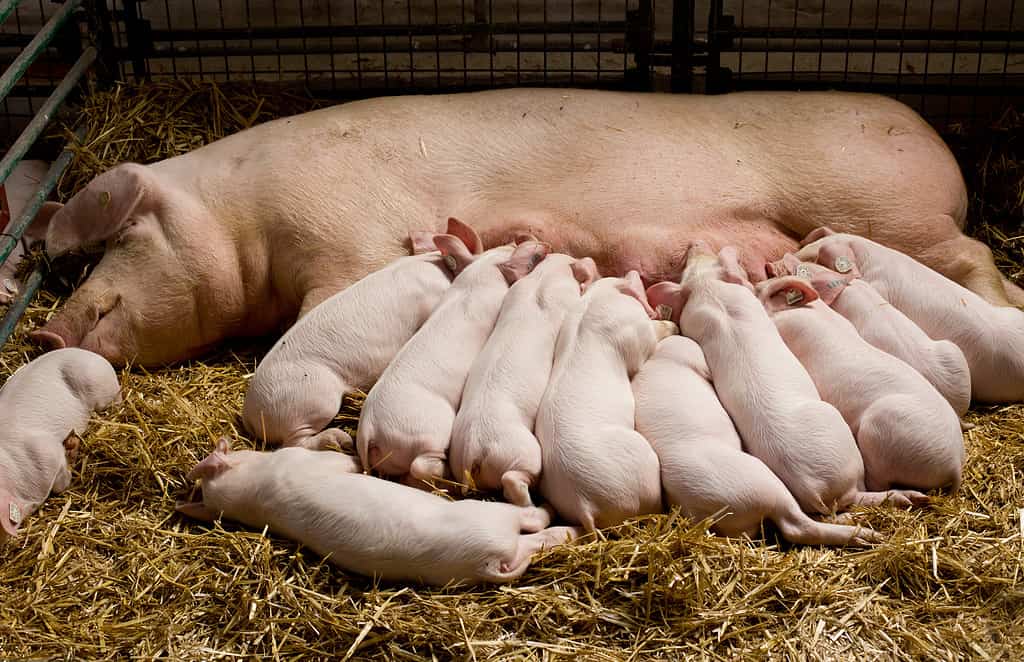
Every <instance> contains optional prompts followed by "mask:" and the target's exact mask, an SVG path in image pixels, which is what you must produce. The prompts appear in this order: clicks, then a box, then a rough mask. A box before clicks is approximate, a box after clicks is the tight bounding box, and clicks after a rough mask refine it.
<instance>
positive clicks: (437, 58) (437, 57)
mask: <svg viewBox="0 0 1024 662" xmlns="http://www.w3.org/2000/svg"><path fill="white" fill-rule="evenodd" d="M437 3H438V0H434V29H435V32H434V67H435V68H436V69H437V87H438V88H440V87H441V36H440V35H439V34H437V32H436V29H437V26H438V25H440V23H441V16H440V9H439V7H438V6H437Z"/></svg>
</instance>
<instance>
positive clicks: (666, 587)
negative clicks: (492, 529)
mask: <svg viewBox="0 0 1024 662" xmlns="http://www.w3.org/2000/svg"><path fill="white" fill-rule="evenodd" d="M84 104H85V108H84V111H83V112H82V113H80V114H79V115H76V116H75V117H74V118H73V119H74V120H75V121H80V122H84V123H85V124H86V125H87V127H88V132H87V137H86V139H85V140H84V142H83V144H81V145H79V146H78V147H77V148H76V151H77V154H78V158H77V159H76V161H75V164H74V166H73V168H72V170H71V172H70V173H69V174H68V175H67V176H66V177H65V178H64V180H63V181H62V182H61V185H60V192H61V194H62V195H63V196H67V195H69V194H71V193H72V192H73V191H75V190H76V189H77V188H79V187H80V186H82V185H84V184H85V182H86V181H88V180H89V179H90V178H91V177H93V176H94V175H96V174H98V173H99V172H101V171H102V170H104V169H106V168H108V167H110V166H112V165H113V164H115V163H117V162H119V161H123V160H129V159H134V160H142V161H151V160H157V159H161V158H165V157H168V156H171V155H173V154H178V153H181V152H184V151H187V150H189V149H193V148H195V147H196V146H198V145H200V144H202V143H205V142H208V141H210V140H213V139H215V138H217V137H219V136H221V135H224V134H226V133H230V132H233V131H237V130H240V129H242V128H244V127H246V126H249V125H251V124H253V123H256V122H259V121H264V120H267V119H269V118H272V117H276V116H279V115H282V114H287V113H293V112H298V111H301V110H305V109H308V108H310V107H312V106H313V105H314V102H313V101H311V100H309V99H306V98H304V97H302V96H301V95H281V94H280V92H279V91H274V92H271V91H269V90H261V89H257V88H253V87H243V88H228V87H223V86H222V87H219V88H218V87H214V86H209V85H197V84H189V83H174V84H162V85H149V86H144V87H140V88H137V89H132V88H127V87H126V88H116V89H114V90H112V91H109V92H104V93H99V94H95V95H92V96H90V97H88V98H87V99H86V100H85V102H84ZM1020 125H1021V123H1020V121H1019V118H1018V117H1017V116H1016V115H1012V116H1011V115H1008V116H1007V117H1006V118H1004V122H1003V125H1002V128H1000V129H998V130H995V131H992V132H987V133H985V134H984V135H981V136H977V135H972V136H961V137H954V138H953V139H952V140H953V141H954V147H955V148H957V150H958V153H959V154H960V155H961V156H962V157H963V158H964V159H965V161H964V163H963V167H964V170H965V175H966V176H967V177H968V179H969V183H970V186H971V190H972V192H975V193H980V194H981V195H982V196H983V197H978V196H976V197H975V199H974V200H972V220H973V223H974V224H973V226H972V228H971V231H972V232H973V233H974V234H976V235H977V236H979V237H981V238H983V239H985V240H986V241H987V242H989V243H990V244H991V245H992V246H993V247H994V248H995V249H996V250H997V252H998V254H999V259H1000V266H1001V267H1003V268H1004V269H1005V272H1006V273H1008V274H1010V275H1011V276H1014V277H1017V278H1019V277H1020V276H1021V274H1022V268H1024V259H1022V252H1021V239H1020V237H1019V236H1018V235H1020V234H1021V232H1020V230H1019V228H1014V227H1013V226H1014V225H1018V224H1019V219H1020V218H1021V209H1022V205H1024V189H1022V186H1024V172H1022V166H1021V165H1020V164H1018V162H1017V161H1016V160H1015V157H1016V155H1017V154H1018V153H1019V152H1020V151H1021V146H1020V144H1019V141H1018V142H1015V140H1014V139H1013V137H1015V136H1018V135H1021V133H1020V131H1019V128H1020ZM68 131H69V127H67V126H66V127H64V128H63V129H61V132H62V133H63V134H67V133H68ZM993 136H994V139H993V140H988V139H989V137H993ZM985 141H988V142H985ZM993 145H998V146H997V147H992V146H993ZM1015 150H1016V151H1015ZM1006 219H1013V220H1012V222H1006ZM1011 238H1012V239H1011ZM67 273H69V272H66V271H65V274H67ZM66 289H67V285H66V284H61V283H60V282H58V281H56V280H53V281H52V282H51V283H49V284H48V286H47V291H46V292H43V293H42V294H41V295H40V296H39V297H38V298H37V300H36V302H35V304H34V305H33V306H32V308H31V309H30V311H29V313H28V315H27V318H26V320H25V322H24V323H23V324H22V325H21V327H20V329H19V331H18V333H17V335H16V336H15V337H14V338H13V340H12V342H11V343H9V344H8V345H7V346H6V347H5V348H4V350H3V352H2V355H0V378H6V376H7V375H8V374H9V373H10V372H12V371H13V370H14V369H15V368H17V367H18V366H19V365H21V364H22V363H24V362H25V361H26V360H28V359H30V358H32V357H34V356H36V355H37V353H38V350H37V349H36V348H34V347H33V346H32V345H30V344H28V343H27V342H26V341H25V340H24V333H25V331H26V330H28V329H31V328H33V327H34V326H36V325H38V324H40V323H42V322H43V321H44V320H45V319H46V318H47V316H48V315H50V314H51V313H52V311H53V310H55V309H56V308H57V307H58V306H59V305H60V302H61V299H60V297H61V296H63V295H64V294H66ZM268 347H269V341H263V342H256V343H243V344H237V343H236V344H234V345H232V346H230V347H228V348H225V349H224V350H223V351H222V352H221V353H220V354H219V355H217V356H212V357H208V358H207V359H206V360H204V361H201V362H199V361H197V362H192V363H189V364H187V365H184V366H181V367H178V368H174V369H171V370H159V371H153V372H147V371H144V370H139V369H136V370H133V371H124V372H122V373H121V379H122V384H123V389H124V394H125V403H124V405H123V406H120V407H117V408H115V409H114V410H113V411H112V412H110V413H109V414H107V415H100V416H96V417H95V418H94V422H93V424H92V426H91V427H90V429H89V432H88V434H87V435H85V437H84V444H83V449H82V453H81V455H80V457H79V459H78V461H77V462H76V465H75V466H74V468H73V470H74V481H73V483H72V486H71V488H70V489H69V490H68V491H67V492H66V493H64V494H62V495H54V496H52V497H51V498H50V499H49V500H48V501H47V502H46V504H45V505H44V506H43V507H42V509H41V510H40V511H39V512H38V513H37V514H36V515H35V516H33V517H31V518H30V519H29V520H28V522H27V524H26V527H25V528H24V529H23V531H22V533H21V535H20V536H19V538H18V539H17V540H16V541H15V542H13V543H11V544H9V546H8V547H7V549H5V550H4V551H3V562H2V563H0V658H7V657H15V658H18V657H34V658H54V659H70V658H72V657H74V658H87V659H114V658H117V659H124V658H127V657H132V658H154V657H167V658H170V659H232V658H239V657H242V658H248V657H259V658H274V659H277V658H288V659H296V658H300V657H301V658H303V659H310V658H321V659H326V658H329V659H342V658H350V659H388V660H404V659H410V660H418V659H438V660H445V659H462V660H508V659H537V660H541V659H545V660H546V659H587V660H636V659H679V658H681V657H690V656H692V657H697V658H716V659H717V658H721V659H726V658H728V659H736V658H739V657H742V658H744V659H746V658H751V659H765V658H785V659H836V658H842V659H851V658H854V657H855V656H856V657H861V658H865V659H920V658H928V659H963V658H977V659H990V658H991V659H1010V658H1016V657H1018V656H1019V655H1020V650H1021V648H1022V646H1024V567H1022V563H1021V559H1022V556H1024V537H1022V534H1024V522H1022V515H1024V511H1022V510H1021V509H1022V508H1024V406H1009V407H989V408H979V409H975V410H974V411H972V413H971V414H970V415H969V419H970V420H972V421H973V422H975V423H977V424H978V427H977V428H975V429H974V430H971V431H970V432H968V433H966V435H965V442H966V446H967V451H968V460H967V467H966V471H965V475H964V485H963V488H962V490H961V491H960V493H959V494H957V495H956V496H954V497H941V498H938V499H936V502H935V504H934V505H933V506H931V507H929V508H927V509H924V510H920V511H917V512H902V511H889V510H884V509H861V510H859V511H857V519H858V521H859V522H862V523H865V524H868V525H871V526H873V527H875V528H876V529H877V530H879V531H881V532H884V533H885V534H886V536H887V541H886V542H884V543H883V544H880V545H878V546H875V547H872V548H870V549H865V550H836V549H817V548H808V547H794V546H790V545H788V544H787V543H785V542H784V541H782V540H781V539H780V538H777V537H776V535H775V533H774V532H773V531H770V530H769V531H767V532H766V537H765V539H764V540H758V541H754V542H749V541H748V542H743V541H735V540H723V539H720V538H714V537H709V536H708V535H707V534H705V533H704V528H703V527H701V526H699V525H693V524H691V523H689V522H687V521H686V520H685V519H683V518H682V517H679V516H677V515H666V516H657V517H648V518H644V519H641V520H638V521H633V522H630V523H627V524H626V525H623V526H621V527H618V528H617V529H613V530H609V531H606V532H604V536H603V539H600V540H594V539H591V540H590V541H589V542H584V543H583V544H579V545H576V546H567V547H563V548H560V549H557V550H553V551H551V552H548V553H546V554H544V555H542V556H541V557H539V558H537V559H536V560H535V563H534V564H533V566H532V567H531V569H530V570H529V571H528V572H527V574H526V575H525V576H524V577H523V578H522V580H520V581H519V582H517V583H515V584H513V585H510V586H506V587H489V588H484V589H448V590H429V589H425V588H422V587H419V586H415V585H401V584H385V583H381V584H378V585H375V584H374V583H373V582H371V581H370V580H367V579H364V578H360V577H357V576H352V575H348V574H346V573H344V572H342V571H340V570H338V569H336V568H333V567H332V566H330V565H328V564H327V563H325V562H324V561H322V559H320V558H319V557H317V556H316V555H315V554H312V553H309V552H307V551H303V550H301V549H300V548H299V547H298V546H297V545H296V544H293V543H291V542H288V541H285V540H281V539H277V538H274V537H268V536H265V535H262V534H261V532H258V531H246V530H244V529H242V528H240V527H238V526H235V525H234V524H232V523H229V522H224V523H223V525H221V524H217V525H204V524H200V523H196V522H193V521H190V520H187V519H185V518H183V517H181V516H180V515H177V514H175V513H174V508H173V506H174V502H175V499H180V498H183V497H184V496H185V495H187V493H188V490H189V488H190V485H189V484H188V482H187V481H186V480H185V478H184V476H185V473H186V472H187V471H188V469H189V468H191V466H192V465H193V464H194V463H195V462H196V461H198V460H199V459H201V458H202V457H204V456H205V455H206V454H207V453H208V452H209V450H210V449H211V448H212V444H213V442H214V440H215V439H216V437H217V436H218V435H220V434H228V435H231V436H232V437H234V438H235V439H236V442H235V445H236V446H244V445H246V444H248V443H249V442H247V441H238V440H239V439H241V423H240V420H239V412H240V410H241V406H242V401H243V397H244V389H245V383H246V378H247V375H248V374H249V373H251V371H252V370H253V366H254V362H255V359H256V358H258V357H259V356H261V355H262V353H263V352H265V351H266V349H267V348H268ZM358 405H359V402H358V400H357V399H349V400H347V401H346V405H345V409H344V410H343V412H342V414H341V416H340V417H339V419H338V424H342V425H345V426H348V427H351V426H352V425H354V422H355V420H357V419H356V417H357V415H358V414H357V412H358Z"/></svg>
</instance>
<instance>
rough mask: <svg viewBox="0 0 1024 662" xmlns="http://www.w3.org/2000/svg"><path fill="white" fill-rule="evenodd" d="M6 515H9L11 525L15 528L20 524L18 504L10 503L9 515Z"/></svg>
mask: <svg viewBox="0 0 1024 662" xmlns="http://www.w3.org/2000/svg"><path fill="white" fill-rule="evenodd" d="M8 514H9V515H10V518H11V523H12V524H14V525H15V526H18V525H20V524H21V508H19V507H18V504H16V503H14V502H13V501H12V502H11V503H10V513H8Z"/></svg>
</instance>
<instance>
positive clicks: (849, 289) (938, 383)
mask: <svg viewBox="0 0 1024 662" xmlns="http://www.w3.org/2000/svg"><path fill="white" fill-rule="evenodd" d="M850 266H851V267H852V269H856V267H857V264H856V262H855V261H853V260H851V261H850ZM766 271H767V272H768V275H769V276H785V275H790V276H800V277H801V278H807V279H809V280H810V282H811V285H812V286H814V289H815V290H816V291H817V292H818V296H819V297H820V299H821V301H823V302H825V303H826V304H828V305H829V306H831V307H832V309H833V310H835V311H836V312H837V313H839V314H840V315H842V316H843V317H845V318H846V319H847V320H849V321H850V323H851V324H853V326H854V327H855V328H856V329H857V333H859V334H860V337H861V338H863V339H864V340H866V341H867V342H869V343H871V344H872V345H874V346H875V347H877V348H878V349H880V350H882V351H883V352H886V353H887V354H892V355H893V356H895V357H896V358H898V359H901V360H903V361H906V362H907V363H908V364H910V365H911V366H912V367H913V368H914V369H915V370H917V371H918V372H919V373H921V376H922V377H924V378H925V379H927V380H928V382H929V383H930V384H931V385H932V386H934V387H935V389H936V390H937V391H938V392H939V393H941V394H942V397H944V398H946V401H947V402H948V403H949V405H950V406H951V407H952V408H953V411H955V412H956V413H957V416H963V414H964V412H966V411H967V409H968V408H969V407H970V406H971V371H970V369H969V368H968V366H967V359H966V358H964V353H963V352H962V351H961V350H960V348H959V347H957V346H956V345H955V344H953V343H952V342H950V341H948V340H932V339H931V338H929V337H928V334H926V333H925V332H924V331H922V330H921V327H919V326H918V325H917V324H915V323H914V322H913V321H912V320H911V319H910V318H909V317H907V316H906V315H904V314H903V313H901V312H900V311H899V310H897V309H896V308H895V307H894V306H892V305H890V304H889V302H888V301H886V300H885V299H883V298H882V295H881V294H879V293H878V290H876V289H875V288H874V287H873V286H872V285H871V284H870V283H868V282H867V281H866V280H864V279H863V278H857V277H855V276H854V274H853V272H852V270H851V272H850V273H847V274H841V273H839V272H837V271H833V270H831V269H829V268H828V267H824V266H822V265H820V264H816V263H814V262H801V261H800V260H799V259H798V258H797V257H796V256H795V255H793V254H792V253H786V254H785V255H784V256H783V258H782V259H781V260H779V261H778V262H771V263H769V264H767V265H766Z"/></svg>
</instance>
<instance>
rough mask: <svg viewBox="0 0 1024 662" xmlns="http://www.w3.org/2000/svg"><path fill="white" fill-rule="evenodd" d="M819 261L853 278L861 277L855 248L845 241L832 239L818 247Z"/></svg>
mask: <svg viewBox="0 0 1024 662" xmlns="http://www.w3.org/2000/svg"><path fill="white" fill-rule="evenodd" d="M817 263H818V264H820V265H822V266H825V267H828V268H829V269H831V270H833V271H836V272H838V273H840V274H842V275H843V276H847V277H849V278H850V279H851V280H852V279H854V278H860V269H858V268H857V258H856V257H854V255H853V250H852V249H851V248H850V246H849V244H848V243H847V242H845V241H842V240H839V241H830V242H827V243H825V244H823V245H822V246H821V248H819V249H818V259H817Z"/></svg>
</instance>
